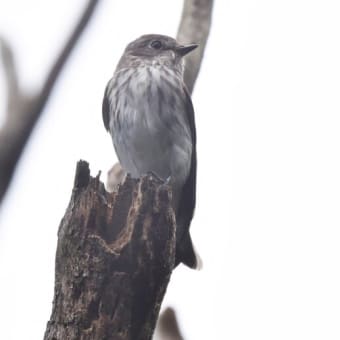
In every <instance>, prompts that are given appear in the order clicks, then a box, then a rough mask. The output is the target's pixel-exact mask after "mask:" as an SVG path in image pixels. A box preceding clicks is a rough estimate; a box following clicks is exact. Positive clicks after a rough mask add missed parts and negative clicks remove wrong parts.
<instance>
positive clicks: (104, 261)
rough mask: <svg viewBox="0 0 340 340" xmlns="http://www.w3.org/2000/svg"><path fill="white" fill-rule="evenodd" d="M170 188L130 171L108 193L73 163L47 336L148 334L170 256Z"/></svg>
mask: <svg viewBox="0 0 340 340" xmlns="http://www.w3.org/2000/svg"><path fill="white" fill-rule="evenodd" d="M170 203H171V193H170V191H169V188H168V187H167V186H165V185H163V184H162V183H160V182H159V181H158V180H157V179H155V178H153V177H152V176H145V177H143V178H141V179H140V180H136V179H132V178H130V177H127V178H126V180H125V182H124V183H123V184H122V185H121V186H120V188H119V190H118V192H117V193H108V192H106V190H105V188H104V185H103V183H101V182H100V180H99V176H97V177H96V178H93V177H91V176H90V170H89V165H88V163H87V162H84V161H79V162H78V164H77V170H76V176H75V182H74V188H73V192H72V196H71V200H70V203H69V206H68V208H67V210H66V213H65V216H64V217H63V219H62V221H61V224H60V227H59V232H58V246H57V253H56V267H55V290H54V301H53V308H52V315H51V318H50V321H49V322H48V324H47V329H46V333H45V337H44V339H45V340H52V339H54V340H66V339H67V340H71V339H77V340H78V339H82V340H85V339H91V340H94V339H98V340H105V339H107V340H108V339H114V340H122V339H124V340H147V339H151V337H152V334H153V330H154V327H155V323H156V319H157V316H158V313H159V308H160V305H161V302H162V300H163V296H164V294H165V291H166V287H167V285H168V282H169V279H170V275H171V272H172V269H173V266H174V259H175V244H176V240H175V217H174V213H173V210H172V208H171V204H170Z"/></svg>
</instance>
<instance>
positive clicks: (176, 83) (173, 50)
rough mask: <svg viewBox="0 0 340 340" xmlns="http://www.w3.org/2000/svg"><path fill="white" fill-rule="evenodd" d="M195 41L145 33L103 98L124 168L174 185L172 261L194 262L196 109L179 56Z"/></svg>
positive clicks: (129, 49)
mask: <svg viewBox="0 0 340 340" xmlns="http://www.w3.org/2000/svg"><path fill="white" fill-rule="evenodd" d="M197 46H198V45H196V44H190V45H181V44H179V43H177V42H176V40H175V39H173V38H170V37H168V36H164V35H156V34H149V35H143V36H141V37H140V38H138V39H137V40H134V41H133V42H131V43H130V44H129V45H128V46H127V47H126V49H125V51H124V53H123V55H122V57H121V59H120V61H119V63H118V65H117V68H116V70H115V72H114V74H113V77H112V79H111V80H110V81H109V82H108V84H107V86H106V89H105V94H104V99H103V121H104V125H105V128H106V130H108V131H109V132H110V134H111V136H112V140H113V144H114V147H115V150H116V153H117V156H118V159H119V161H120V163H121V165H122V168H123V169H124V170H125V171H126V172H127V173H129V174H130V175H131V176H132V177H134V178H139V177H140V176H142V175H145V174H147V173H150V172H151V173H153V174H155V175H156V176H157V177H159V178H160V179H161V180H163V181H167V182H168V183H169V185H170V186H171V188H172V204H173V208H174V211H175V214H176V224H177V228H176V260H175V261H176V262H175V265H178V264H179V263H180V262H183V263H184V264H186V265H187V266H189V267H191V268H196V267H197V266H198V264H199V263H198V261H199V257H198V256H197V255H196V254H195V251H194V248H193V244H192V241H191V237H190V234H189V227H190V223H191V220H192V218H193V214H194V209H195V201H196V128H195V119H194V109H193V106H192V102H191V99H190V95H189V94H188V91H187V89H186V86H185V84H184V80H183V71H184V63H183V57H184V56H185V55H186V54H188V53H189V52H191V51H192V50H194V49H195V48H196V47H197Z"/></svg>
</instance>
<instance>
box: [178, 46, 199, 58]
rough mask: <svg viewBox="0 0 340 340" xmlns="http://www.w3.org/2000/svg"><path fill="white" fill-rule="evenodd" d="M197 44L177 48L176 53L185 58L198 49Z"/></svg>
mask: <svg viewBox="0 0 340 340" xmlns="http://www.w3.org/2000/svg"><path fill="white" fill-rule="evenodd" d="M197 47H198V45H197V44H190V45H184V46H183V45H181V46H177V47H176V52H177V53H178V54H179V55H180V56H181V57H184V56H185V55H186V54H188V53H189V52H191V51H193V50H194V49H195V48H197Z"/></svg>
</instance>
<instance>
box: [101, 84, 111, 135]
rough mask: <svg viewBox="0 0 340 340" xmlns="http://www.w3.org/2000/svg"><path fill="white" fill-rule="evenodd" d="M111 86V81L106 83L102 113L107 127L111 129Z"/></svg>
mask: <svg viewBox="0 0 340 340" xmlns="http://www.w3.org/2000/svg"><path fill="white" fill-rule="evenodd" d="M109 88H110V82H109V83H108V84H107V85H106V88H105V93H104V98H103V104H102V114H103V122H104V126H105V129H106V130H107V131H109V128H110V100H109Z"/></svg>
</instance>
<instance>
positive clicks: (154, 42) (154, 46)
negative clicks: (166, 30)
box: [150, 40, 163, 50]
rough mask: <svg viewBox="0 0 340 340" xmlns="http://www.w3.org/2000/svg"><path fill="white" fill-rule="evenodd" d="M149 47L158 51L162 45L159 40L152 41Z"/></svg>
mask: <svg viewBox="0 0 340 340" xmlns="http://www.w3.org/2000/svg"><path fill="white" fill-rule="evenodd" d="M150 46H151V47H152V48H154V49H155V50H159V49H161V48H162V46H163V45H162V43H161V42H160V41H159V40H153V41H151V44H150Z"/></svg>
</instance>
